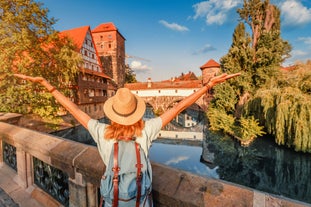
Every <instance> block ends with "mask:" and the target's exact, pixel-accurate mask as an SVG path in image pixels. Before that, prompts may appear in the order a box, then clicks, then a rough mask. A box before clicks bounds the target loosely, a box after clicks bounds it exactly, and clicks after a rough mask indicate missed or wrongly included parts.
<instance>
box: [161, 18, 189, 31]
mask: <svg viewBox="0 0 311 207" xmlns="http://www.w3.org/2000/svg"><path fill="white" fill-rule="evenodd" d="M159 23H160V24H162V25H163V26H165V27H166V28H169V29H171V30H174V31H179V32H185V31H189V29H188V28H187V27H185V26H181V25H179V24H176V23H168V22H167V21H165V20H160V21H159Z"/></svg>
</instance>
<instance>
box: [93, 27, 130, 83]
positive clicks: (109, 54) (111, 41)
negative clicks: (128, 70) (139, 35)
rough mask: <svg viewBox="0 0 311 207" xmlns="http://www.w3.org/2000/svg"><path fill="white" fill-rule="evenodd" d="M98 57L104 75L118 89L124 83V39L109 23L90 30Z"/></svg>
mask: <svg viewBox="0 0 311 207" xmlns="http://www.w3.org/2000/svg"><path fill="white" fill-rule="evenodd" d="M92 35H93V38H94V42H95V45H96V49H97V52H98V55H99V56H100V59H101V62H102V64H103V66H104V69H105V72H106V74H108V75H109V76H111V77H112V78H113V80H114V81H115V83H116V84H117V85H118V87H123V86H124V83H125V38H124V37H123V36H122V34H121V33H120V32H119V31H118V29H117V28H116V27H115V25H114V24H113V23H111V22H109V23H103V24H100V25H99V26H97V27H96V28H95V29H93V30H92Z"/></svg>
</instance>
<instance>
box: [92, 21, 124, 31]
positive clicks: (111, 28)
mask: <svg viewBox="0 0 311 207" xmlns="http://www.w3.org/2000/svg"><path fill="white" fill-rule="evenodd" d="M117 30H118V29H117V28H116V26H114V24H113V23H112V22H108V23H103V24H100V25H98V26H97V27H96V28H95V29H93V30H92V32H94V33H96V32H108V31H117Z"/></svg>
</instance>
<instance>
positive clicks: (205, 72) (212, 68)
mask: <svg viewBox="0 0 311 207" xmlns="http://www.w3.org/2000/svg"><path fill="white" fill-rule="evenodd" d="M200 69H201V71H202V84H203V85H205V84H206V83H207V82H208V81H209V80H210V79H211V78H213V77H214V76H216V75H218V73H219V72H220V65H219V63H217V62H216V61H215V60H213V59H210V60H209V61H207V62H206V63H205V64H204V65H202V66H201V67H200Z"/></svg>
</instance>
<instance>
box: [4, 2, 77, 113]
mask: <svg viewBox="0 0 311 207" xmlns="http://www.w3.org/2000/svg"><path fill="white" fill-rule="evenodd" d="M54 24H55V19H54V18H48V9H46V8H43V5H42V4H41V3H37V2H34V1H33V0H24V1H20V0H10V1H7V0H0V50H1V53H0V111H9V112H18V113H37V114H39V115H41V116H44V117H47V116H51V117H52V116H54V115H55V113H56V111H57V110H58V107H59V106H58V105H57V103H56V102H55V101H54V99H53V98H52V96H51V95H50V94H48V93H45V92H44V91H43V89H42V88H41V87H40V86H39V85H38V84H32V83H28V82H25V81H21V80H17V79H16V78H14V77H13V76H12V74H13V73H23V74H26V75H30V76H42V77H45V78H46V79H48V80H49V81H50V82H51V83H52V84H53V85H55V86H56V87H57V88H58V89H61V90H62V92H64V93H65V94H66V95H68V96H72V95H73V93H72V90H71V89H70V87H72V86H73V85H74V84H75V81H76V77H77V76H76V75H77V73H78V71H79V64H80V63H81V60H82V58H81V56H80V54H79V53H78V52H77V51H76V47H75V45H74V44H73V43H72V42H71V41H70V40H69V39H67V38H66V37H61V36H60V35H59V33H58V32H57V31H56V30H54V29H53V25H54ZM69 89H70V90H69Z"/></svg>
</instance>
